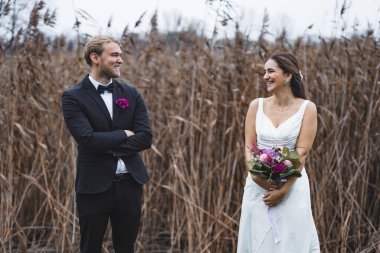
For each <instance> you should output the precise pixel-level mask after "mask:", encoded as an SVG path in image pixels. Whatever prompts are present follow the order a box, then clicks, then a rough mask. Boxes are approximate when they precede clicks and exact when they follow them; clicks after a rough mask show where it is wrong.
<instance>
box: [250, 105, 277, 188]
mask: <svg viewBox="0 0 380 253" xmlns="http://www.w3.org/2000/svg"><path fill="white" fill-rule="evenodd" d="M258 107H259V99H255V100H253V101H252V102H251V103H250V105H249V108H248V112H247V116H246V118H245V161H248V160H250V159H251V158H252V155H251V153H250V152H249V148H251V147H252V146H253V145H256V143H257V138H256V113H257V109H258ZM246 169H247V170H248V164H247V163H246ZM252 180H253V181H254V182H255V183H256V184H258V185H259V186H260V187H262V188H264V189H266V190H269V189H270V188H271V187H273V185H271V184H269V183H268V182H267V181H266V180H265V179H264V178H261V177H259V176H257V175H252Z"/></svg>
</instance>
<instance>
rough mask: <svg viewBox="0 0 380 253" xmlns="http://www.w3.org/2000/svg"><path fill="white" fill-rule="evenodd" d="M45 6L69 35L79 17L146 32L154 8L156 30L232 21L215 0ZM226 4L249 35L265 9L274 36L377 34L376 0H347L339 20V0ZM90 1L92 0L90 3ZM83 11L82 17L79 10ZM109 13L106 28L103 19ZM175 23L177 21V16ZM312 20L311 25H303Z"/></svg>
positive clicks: (92, 24) (114, 29)
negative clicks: (223, 18)
mask: <svg viewBox="0 0 380 253" xmlns="http://www.w3.org/2000/svg"><path fill="white" fill-rule="evenodd" d="M46 2H47V4H48V6H49V7H50V8H56V10H57V25H56V27H55V28H54V32H58V33H64V34H70V33H71V32H73V29H72V27H73V24H74V23H75V18H76V17H78V18H79V19H80V21H81V22H82V25H81V28H80V29H81V32H86V33H89V34H92V35H93V34H100V33H103V34H104V33H107V34H110V35H118V34H120V33H121V32H122V31H123V30H124V28H125V27H126V26H127V25H128V27H129V31H130V32H146V31H147V30H148V29H149V27H150V26H149V21H150V18H151V17H152V15H153V14H154V12H155V11H156V10H157V11H158V24H159V29H160V30H161V31H163V32H164V31H168V30H171V31H172V30H177V31H178V30H181V29H182V28H184V27H187V26H188V24H189V23H192V24H195V25H196V27H197V28H199V29H201V28H203V30H204V32H205V33H206V34H207V35H210V34H211V33H212V31H213V28H214V27H215V24H217V26H218V27H219V28H220V29H219V34H220V35H224V34H225V33H231V31H232V30H233V27H234V26H233V23H231V22H230V23H229V25H227V27H222V26H221V25H220V23H218V22H216V20H217V17H216V13H217V11H216V9H217V8H218V7H219V9H220V11H219V13H222V11H223V10H227V9H226V8H225V7H224V6H223V3H224V2H225V1H224V2H223V1H222V2H221V1H220V0H215V1H213V4H212V5H211V4H206V1H205V0H133V1H132V0H105V1H104V0H103V1H95V0H46ZM229 2H230V3H231V4H232V7H233V8H232V9H229V10H228V11H227V12H228V13H229V15H231V17H232V18H233V19H234V20H236V21H239V24H240V30H241V31H243V32H244V33H245V34H249V35H250V36H251V37H252V38H254V37H255V36H257V34H258V32H259V31H260V28H261V25H262V20H263V16H264V13H265V10H266V11H267V13H268V15H269V24H270V27H269V30H270V32H271V33H273V34H274V35H278V34H279V33H280V31H281V30H282V28H284V27H285V28H286V30H287V31H288V33H289V35H290V36H293V37H294V36H297V35H302V34H305V33H306V34H310V35H312V34H314V35H322V36H340V35H341V28H342V27H344V26H345V27H346V29H345V32H344V33H346V34H347V33H350V32H352V31H353V25H354V24H358V25H357V29H358V30H359V31H361V30H366V29H367V28H368V25H370V26H371V27H372V28H373V29H374V30H375V34H376V35H377V36H380V24H379V21H380V1H379V0H347V1H346V6H347V7H348V8H347V10H346V12H345V14H344V15H343V19H341V18H340V10H341V7H342V6H343V3H344V2H345V1H344V0H314V1H311V0H287V1H285V0H230V1H229ZM95 3H96V4H95ZM144 12H145V16H144V18H143V19H142V23H141V25H139V26H138V27H137V28H134V24H135V22H136V21H137V20H138V19H139V17H140V16H141V15H142V14H143V13H144ZM87 14H88V15H89V16H90V17H91V18H93V20H91V19H89V18H88V17H86V19H87V20H86V19H85V18H83V15H84V16H86V15H87ZM111 17H112V25H111V28H108V29H107V23H108V21H109V20H110V18H111ZM179 17H181V22H180V23H179V25H178V22H177V21H178V19H179ZM310 25H313V27H312V28H311V29H307V27H309V26H310Z"/></svg>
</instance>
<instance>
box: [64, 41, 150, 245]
mask: <svg viewBox="0 0 380 253" xmlns="http://www.w3.org/2000/svg"><path fill="white" fill-rule="evenodd" d="M121 56H122V51H121V48H120V42H119V41H118V40H116V39H114V38H111V37H108V36H96V37H93V38H92V39H90V40H89V41H88V43H87V44H86V46H85V50H84V58H85V60H86V62H87V64H88V65H89V66H90V69H91V71H90V74H89V75H86V77H85V78H84V79H83V80H81V81H80V82H79V83H77V84H75V85H74V86H73V87H71V88H69V89H67V90H65V91H64V93H63V95H62V111H63V116H64V119H65V122H66V125H67V127H68V129H69V131H70V133H71V134H72V136H73V137H74V139H75V140H76V142H77V144H78V158H77V173H76V181H75V190H76V203H77V208H78V215H79V224H80V235H81V241H80V250H81V252H101V248H102V243H103V238H104V234H105V231H106V228H107V224H108V221H109V220H110V221H111V226H112V241H113V246H114V249H115V252H123V253H125V252H128V253H129V252H134V243H135V241H136V237H137V232H138V228H139V224H140V216H141V196H142V185H143V184H144V183H146V182H147V181H148V180H149V176H148V173H147V170H146V168H145V166H144V163H143V161H142V159H141V157H140V155H139V152H140V151H142V150H145V149H149V148H150V146H151V143H152V131H151V127H150V122H149V118H148V112H147V108H146V106H145V103H144V100H143V98H142V96H141V95H140V94H139V93H138V91H137V89H136V88H135V87H133V86H131V85H128V84H123V83H121V82H119V81H117V80H115V79H114V78H117V77H119V76H120V67H121V65H122V63H123V60H122V58H121Z"/></svg>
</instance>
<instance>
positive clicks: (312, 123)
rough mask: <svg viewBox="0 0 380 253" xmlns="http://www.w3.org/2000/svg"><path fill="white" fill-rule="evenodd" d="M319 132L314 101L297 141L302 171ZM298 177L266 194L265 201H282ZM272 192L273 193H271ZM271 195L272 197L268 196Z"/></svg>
mask: <svg viewBox="0 0 380 253" xmlns="http://www.w3.org/2000/svg"><path fill="white" fill-rule="evenodd" d="M316 133H317V108H316V106H315V104H314V103H313V102H309V103H308V105H307V107H306V109H305V114H304V117H303V120H302V126H301V130H300V134H299V136H298V139H297V143H296V151H297V152H298V154H299V156H300V158H299V159H300V162H301V165H300V166H299V167H298V168H297V170H298V171H300V172H301V171H302V169H303V167H304V164H305V161H306V157H307V155H308V154H309V152H310V149H311V147H312V145H313V142H314V139H315V135H316ZM296 179H297V178H296V177H290V178H289V179H288V181H286V183H285V184H284V185H283V186H282V187H281V189H279V190H275V191H270V192H268V193H267V194H266V195H265V196H264V202H265V203H266V204H269V205H270V206H273V205H275V204H277V203H278V202H280V201H281V199H282V198H283V197H284V196H285V195H286V194H287V193H288V192H289V190H290V188H291V187H292V185H293V184H294V182H295V181H296ZM271 193H272V194H271ZM269 196H271V198H268V197H269Z"/></svg>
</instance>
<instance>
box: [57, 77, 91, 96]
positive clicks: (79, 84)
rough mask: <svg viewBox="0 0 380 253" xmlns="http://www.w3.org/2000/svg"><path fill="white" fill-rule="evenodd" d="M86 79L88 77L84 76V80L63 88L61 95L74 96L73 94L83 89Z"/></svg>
mask: <svg viewBox="0 0 380 253" xmlns="http://www.w3.org/2000/svg"><path fill="white" fill-rule="evenodd" d="M86 78H87V79H88V77H87V76H86V77H85V78H84V79H82V80H80V81H79V82H77V83H75V84H73V85H71V86H69V87H67V88H65V90H64V91H63V93H69V94H75V93H78V92H80V91H81V90H82V88H83V87H84V82H85V81H86Z"/></svg>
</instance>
